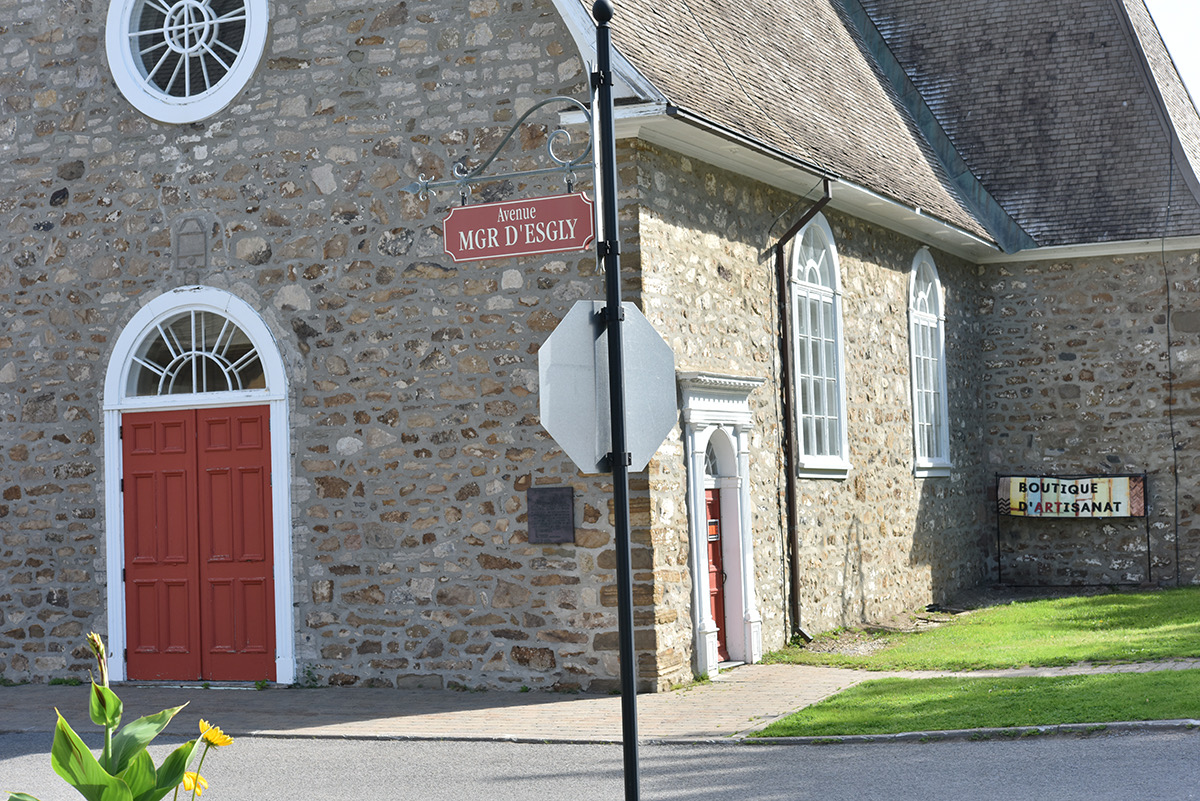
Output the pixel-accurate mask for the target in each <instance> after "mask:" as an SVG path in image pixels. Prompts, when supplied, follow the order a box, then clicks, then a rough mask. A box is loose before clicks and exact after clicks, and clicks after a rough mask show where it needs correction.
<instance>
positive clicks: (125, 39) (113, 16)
mask: <svg viewBox="0 0 1200 801" xmlns="http://www.w3.org/2000/svg"><path fill="white" fill-rule="evenodd" d="M147 3H151V4H153V5H154V6H155V7H156V8H158V9H159V10H160V11H161V12H162V13H163V14H164V15H165V16H166V18H167V20H169V21H176V22H177V24H176V25H174V26H173V27H166V26H167V21H164V23H163V24H164V28H163V29H162V31H161V33H160V32H159V29H158V28H156V27H148V28H145V29H139V26H140V24H141V22H140V13H141V9H142V8H143V6H145V5H146V4H147ZM209 3H210V0H111V3H110V5H109V7H108V18H107V23H106V26H105V31H104V44H105V50H106V52H107V54H108V64H109V69H110V70H111V71H112V76H113V80H114V81H115V82H116V84H117V88H118V89H119V90H120V91H121V94H122V95H124V96H125V99H127V100H128V101H129V102H130V103H131V104H132V105H133V107H134V108H136V109H137V110H138V111H140V112H142V113H143V114H145V115H146V116H147V117H149V118H151V119H153V120H156V121H158V122H164V123H169V124H181V123H189V122H199V121H200V120H203V119H207V118H208V117H211V116H213V115H214V114H217V113H218V112H220V111H221V110H222V109H224V108H225V107H226V106H228V105H229V104H230V103H232V102H233V100H234V98H236V97H237V96H238V94H239V93H240V92H241V91H242V89H244V88H245V86H246V84H247V83H249V82H250V79H251V78H252V77H253V76H254V72H255V70H257V69H258V64H259V61H260V60H261V59H262V56H263V53H264V52H265V50H266V43H267V27H268V16H269V6H268V0H244V3H245V19H244V22H245V29H244V31H243V34H242V44H241V49H240V50H238V51H237V53H236V55H235V54H232V53H230V52H228V51H227V50H224V49H222V48H221V47H220V46H219V45H218V44H217V43H216V41H215V39H216V38H217V37H215V36H214V35H213V34H214V32H215V31H216V30H218V26H219V25H220V24H221V15H220V14H219V12H216V11H213V10H212V8H211V6H210V5H209ZM238 13H239V14H240V12H238ZM238 21H241V18H240V17H239V20H238ZM154 47H157V48H158V50H155V51H152V52H153V53H157V52H159V51H162V52H164V53H165V52H167V51H168V50H170V51H173V52H174V53H175V54H176V55H178V56H181V58H180V62H179V63H180V64H181V65H182V66H185V67H188V68H189V69H190V68H191V67H192V66H195V69H196V70H197V75H203V80H204V81H205V83H209V75H208V73H206V72H205V71H204V69H203V66H204V65H203V64H202V63H200V62H201V61H202V59H200V55H199V54H200V53H201V52H205V51H207V52H212V53H215V54H217V55H218V56H219V57H220V59H221V61H222V63H227V64H228V71H227V72H226V73H225V74H224V75H222V76H219V77H214V79H213V80H212V82H211V85H210V86H208V88H206V89H205V90H204V91H201V92H198V93H196V94H192V95H189V96H184V97H179V96H175V95H173V94H171V93H169V92H167V91H164V90H163V89H162V88H161V87H159V86H158V84H156V83H155V82H154V81H153V80H152V79H151V78H150V77H149V75H148V69H147V67H146V66H144V65H143V64H142V60H141V58H140V57H139V56H138V53H137V51H138V49H139V48H144V49H150V48H154ZM193 59H195V61H193ZM149 71H153V70H149Z"/></svg>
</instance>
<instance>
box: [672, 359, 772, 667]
mask: <svg viewBox="0 0 1200 801" xmlns="http://www.w3.org/2000/svg"><path fill="white" fill-rule="evenodd" d="M677 380H678V382H679V387H680V390H681V394H682V396H683V421H684V447H685V453H686V459H687V476H688V533H689V539H690V548H689V550H690V560H689V561H690V565H689V567H690V569H691V574H692V610H693V614H692V633H693V637H694V649H693V651H694V668H695V672H696V674H697V675H708V676H715V675H716V674H717V672H718V671H719V670H720V657H718V655H717V626H716V624H715V623H714V622H713V619H712V611H711V609H710V604H709V590H710V587H709V585H708V527H707V517H708V515H707V510H706V508H705V502H704V491H705V489H708V488H710V487H711V486H715V487H716V488H717V489H718V491H719V492H720V497H721V536H722V548H721V558H722V560H723V561H724V563H725V572H726V573H727V574H729V576H730V580H729V581H727V583H726V585H725V626H726V629H727V630H726V632H725V646H726V648H728V649H729V656H730V658H731V659H732V660H733V661H735V662H746V663H754V662H759V661H761V660H762V617H761V616H760V615H759V612H758V600H757V593H756V592H755V588H754V529H753V527H752V517H751V508H752V507H751V503H750V431H751V430H752V429H753V427H754V418H753V415H752V414H751V412H750V400H749V397H750V393H751V392H753V391H754V390H755V388H757V387H759V386H761V385H762V384H763V383H764V379H761V378H745V377H741V376H728V375H718V374H714V373H679V374H678V375H677ZM710 442H711V443H712V444H713V446H714V451H715V453H716V456H717V462H718V472H719V473H720V475H719V476H716V477H712V478H710V477H708V476H707V475H706V473H705V469H704V457H705V454H706V452H707V450H708V446H709V443H710ZM714 478H715V480H713V479H714Z"/></svg>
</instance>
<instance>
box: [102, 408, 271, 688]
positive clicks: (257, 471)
mask: <svg viewBox="0 0 1200 801" xmlns="http://www.w3.org/2000/svg"><path fill="white" fill-rule="evenodd" d="M268 420H269V409H268V407H266V406H256V407H247V408H234V409H203V410H186V411H181V412H151V413H144V414H136V415H126V417H125V423H124V425H125V431H124V444H125V476H126V480H125V485H124V486H125V538H126V539H125V541H126V546H125V547H126V567H127V576H126V581H127V583H126V593H127V595H126V603H127V607H128V609H127V617H128V629H129V643H130V647H129V664H128V670H129V677H130V678H131V679H201V678H202V679H211V680H216V681H235V680H258V679H268V680H273V679H274V678H275V611H274V596H275V593H274V578H273V563H272V554H273V550H272V542H271V532H272V527H271V480H270V475H271V473H270V462H271V458H270V436H269V425H268Z"/></svg>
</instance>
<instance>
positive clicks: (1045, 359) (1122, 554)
mask: <svg viewBox="0 0 1200 801" xmlns="http://www.w3.org/2000/svg"><path fill="white" fill-rule="evenodd" d="M1198 265H1200V257H1198V255H1197V253H1196V252H1195V251H1191V252H1186V251H1185V252H1166V253H1162V252H1160V251H1154V252H1151V253H1145V254H1136V255H1129V256H1110V257H1097V258H1078V259H1072V260H1065V259H1064V260H1061V261H1049V260H1048V261H1030V262H1020V263H1013V264H1005V265H999V266H995V267H989V268H987V273H986V275H987V284H988V293H987V294H986V295H985V296H984V297H983V305H982V306H981V312H980V316H981V320H982V322H983V324H984V341H983V357H984V366H985V373H984V384H983V386H984V389H985V391H986V393H987V397H988V409H987V469H988V470H989V472H990V473H1012V474H1017V475H1024V474H1027V473H1028V474H1032V475H1077V474H1089V475H1090V474H1097V475H1105V474H1119V473H1142V472H1145V473H1147V474H1148V481H1147V496H1148V497H1147V509H1148V511H1149V519H1148V520H1146V519H1138V518H1111V519H1105V520H1079V521H1076V520H1052V519H1040V520H1032V519H1031V520H1022V519H1020V518H1005V519H1003V520H1002V521H1001V527H1000V530H1001V536H1000V548H1001V553H1002V560H1003V564H1002V570H1003V579H1004V580H1005V581H1006V582H1011V583H1028V584H1057V585H1082V584H1130V583H1132V584H1143V583H1144V584H1151V585H1174V584H1176V583H1177V582H1179V583H1183V584H1191V583H1196V582H1197V581H1200V522H1198V521H1197V508H1198V507H1197V500H1198V498H1200V493H1198V488H1197V482H1196V476H1197V475H1198V474H1200V461H1198V455H1197V449H1196V447H1195V446H1196V437H1195V434H1196V429H1197V425H1200V383H1198V382H1197V381H1196V370H1197V359H1198V358H1200V314H1197V312H1196V308H1197V303H1198V298H1200V294H1198V293H1200V279H1198V278H1197V266H1198ZM1168 290H1169V291H1168ZM1168 295H1169V301H1170V305H1169V306H1168ZM1168 337H1169V339H1170V347H1169V348H1168ZM989 516H990V517H991V519H992V521H993V525H994V520H995V517H994V512H989ZM1147 523H1148V524H1149V535H1150V536H1149V539H1150V553H1149V559H1147V552H1146V540H1147V528H1146V526H1147ZM994 551H995V545H993V552H994ZM1177 553H1178V556H1179V558H1178V559H1177V558H1176V555H1177ZM993 558H994V555H993Z"/></svg>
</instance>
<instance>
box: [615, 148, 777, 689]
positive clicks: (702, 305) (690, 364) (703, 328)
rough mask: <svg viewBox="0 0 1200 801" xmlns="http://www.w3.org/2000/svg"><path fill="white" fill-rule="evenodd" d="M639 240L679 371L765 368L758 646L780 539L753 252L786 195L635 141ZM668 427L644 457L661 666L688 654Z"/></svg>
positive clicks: (755, 480)
mask: <svg viewBox="0 0 1200 801" xmlns="http://www.w3.org/2000/svg"><path fill="white" fill-rule="evenodd" d="M638 157H639V161H638V172H637V185H638V189H639V193H640V197H639V202H640V206H641V208H640V217H639V232H640V237H639V246H640V254H639V257H640V262H639V266H640V271H641V273H642V284H643V300H644V303H645V306H644V311H645V313H646V316H647V317H648V318H649V319H650V321H651V322H652V323H653V324H654V326H655V328H656V329H657V330H658V331H659V332H660V333H662V334H663V336H664V337H665V338H666V340H667V342H668V343H669V344H670V345H671V348H672V350H673V351H674V353H675V368H676V370H679V371H708V372H713V373H721V374H730V375H739V376H746V377H757V378H765V379H768V382H767V383H766V384H764V385H763V386H762V387H759V388H758V389H756V390H755V391H754V392H753V393H752V394H751V395H750V405H751V410H752V412H753V415H754V429H753V431H752V433H751V441H750V445H751V450H750V472H751V497H752V503H753V509H752V521H753V522H752V525H753V537H752V539H753V542H754V567H755V583H756V594H757V598H758V604H759V612H760V614H761V615H762V618H763V622H762V632H763V647H764V648H765V649H767V650H770V649H773V648H779V647H781V646H782V645H784V644H785V643H786V642H787V639H788V626H787V620H786V617H785V615H786V611H787V584H786V578H787V575H786V563H785V561H784V553H785V543H784V542H783V541H782V538H781V533H782V531H783V517H782V507H781V503H780V501H781V495H780V493H779V490H778V488H779V487H780V486H781V485H782V481H783V475H782V472H781V468H782V464H781V462H780V458H779V455H780V453H781V445H780V436H781V429H780V425H779V419H780V407H779V394H778V391H777V387H778V376H779V365H778V356H779V354H778V347H777V344H776V339H775V337H776V334H775V333H774V332H775V324H776V319H775V318H776V315H775V301H774V295H775V291H774V286H775V278H774V267H773V262H772V261H771V260H770V259H767V260H766V261H763V253H762V251H763V243H764V241H765V234H766V230H767V228H768V227H769V226H770V225H771V223H772V221H773V220H774V219H775V218H776V217H777V216H778V215H779V214H780V212H781V211H782V210H783V209H784V208H786V207H787V206H788V205H790V204H791V203H792V202H794V198H790V197H788V196H786V195H784V194H783V193H781V192H778V191H776V190H773V189H772V188H770V187H767V186H764V185H762V184H758V183H755V182H753V181H749V180H747V179H745V178H743V177H741V176H738V175H734V174H731V173H728V172H726V171H723V170H719V169H716V168H714V167H711V166H710V165H708V164H705V163H703V162H698V161H695V160H692V159H688V158H685V157H682V156H679V155H677V154H674V153H670V152H667V151H663V150H661V149H659V148H656V147H653V146H650V145H642V146H641V147H640V148H639V151H638ZM681 437H682V435H681V433H680V431H679V429H677V430H676V432H675V433H674V434H673V435H672V436H671V437H669V438H668V440H667V442H666V443H664V445H663V446H662V448H661V449H660V450H659V454H658V457H657V458H656V459H655V460H654V462H652V463H651V473H650V486H651V490H652V497H651V500H652V503H653V510H654V514H653V521H654V528H653V530H652V532H651V537H652V540H653V542H654V568H655V576H656V581H657V582H658V585H659V586H660V587H661V588H662V590H661V595H662V599H663V600H662V604H663V606H665V607H667V608H668V609H670V610H671V611H670V613H669V615H665V614H663V612H661V611H660V613H659V620H658V621H657V623H658V629H657V630H658V638H659V659H660V662H661V663H662V667H663V668H664V669H666V668H668V666H671V665H677V666H678V669H679V670H680V671H682V670H684V669H686V668H688V667H689V666H690V665H691V664H692V660H693V657H694V654H693V652H692V648H693V642H692V636H693V635H692V631H693V629H692V625H693V624H692V620H693V615H694V610H693V609H692V576H691V574H690V571H689V568H688V558H689V551H690V548H689V536H688V517H687V516H688V510H687V506H686V498H687V480H688V477H687V472H686V469H685V454H684V447H683V440H682V438H681Z"/></svg>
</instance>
